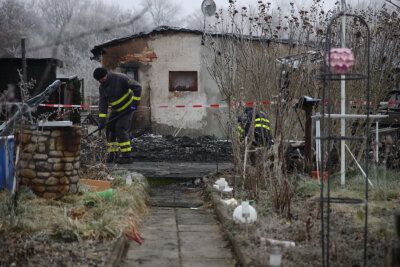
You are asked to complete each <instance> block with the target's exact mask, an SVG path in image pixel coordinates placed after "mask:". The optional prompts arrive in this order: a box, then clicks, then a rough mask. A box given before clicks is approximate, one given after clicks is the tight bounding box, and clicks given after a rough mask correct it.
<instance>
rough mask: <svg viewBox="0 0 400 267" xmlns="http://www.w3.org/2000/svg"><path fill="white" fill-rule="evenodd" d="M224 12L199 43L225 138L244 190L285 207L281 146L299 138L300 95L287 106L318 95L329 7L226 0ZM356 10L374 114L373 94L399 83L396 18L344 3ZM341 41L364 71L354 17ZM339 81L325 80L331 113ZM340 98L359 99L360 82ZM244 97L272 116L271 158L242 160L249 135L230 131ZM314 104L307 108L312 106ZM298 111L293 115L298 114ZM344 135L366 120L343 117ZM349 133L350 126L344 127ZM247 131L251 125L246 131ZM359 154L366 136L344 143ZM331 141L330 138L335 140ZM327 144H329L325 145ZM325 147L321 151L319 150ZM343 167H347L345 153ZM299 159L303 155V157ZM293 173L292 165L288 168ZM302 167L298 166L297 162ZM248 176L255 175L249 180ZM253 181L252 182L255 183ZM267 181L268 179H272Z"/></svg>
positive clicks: (287, 186)
mask: <svg viewBox="0 0 400 267" xmlns="http://www.w3.org/2000/svg"><path fill="white" fill-rule="evenodd" d="M229 3H230V6H229V9H228V13H227V14H226V13H224V12H223V11H222V10H221V11H220V12H219V13H217V15H216V17H217V22H216V24H215V25H214V29H215V31H216V32H219V33H222V34H220V35H215V34H209V35H208V36H207V40H206V47H207V48H208V51H209V55H208V56H207V57H206V58H205V61H206V63H207V66H208V70H209V73H210V75H211V76H212V77H213V78H214V80H215V81H216V82H217V85H218V88H219V89H220V91H221V93H222V94H223V95H224V96H225V98H226V102H227V103H228V106H229V114H228V116H229V118H228V121H227V122H226V124H225V125H227V132H228V133H229V136H230V138H231V139H232V144H233V151H234V159H235V166H236V169H237V173H238V174H240V175H241V176H242V178H243V180H244V187H245V189H247V194H248V195H249V196H251V197H252V198H258V197H260V195H259V192H262V190H260V189H266V190H269V193H270V194H271V195H272V196H274V206H275V208H276V209H277V210H280V211H281V212H284V213H286V216H287V217H288V218H290V217H291V212H290V205H291V204H290V203H291V201H290V198H291V197H290V192H291V191H292V190H293V189H292V185H291V181H290V180H288V174H287V171H288V168H287V162H286V159H287V158H286V157H287V151H288V148H289V142H288V140H299V139H303V134H304V127H303V125H302V124H301V123H299V120H300V121H303V122H304V119H302V118H303V116H302V114H303V113H302V111H300V110H299V109H300V107H301V105H302V102H301V101H300V102H299V103H298V104H297V105H296V106H295V107H293V103H292V101H293V102H294V101H296V100H300V99H301V98H302V96H304V95H307V96H310V97H312V98H315V99H322V88H323V84H322V83H321V82H320V81H319V80H317V79H316V78H315V75H316V74H320V68H321V66H322V64H323V56H324V49H325V47H324V44H325V42H326V40H325V37H326V30H327V25H328V23H329V21H330V18H331V17H332V16H334V15H335V14H337V12H338V10H337V8H338V5H339V4H340V3H339V1H338V2H336V5H335V9H331V10H324V5H323V3H322V2H321V1H313V3H312V5H311V6H310V7H309V8H301V7H299V5H295V4H294V3H293V2H291V3H290V9H289V10H288V11H285V10H283V9H280V8H278V9H274V8H273V7H272V5H271V3H269V2H264V1H258V5H257V7H253V8H249V7H240V6H238V5H237V3H236V1H235V0H233V1H229ZM347 12H350V13H356V14H359V15H360V16H361V17H363V18H364V19H365V20H366V21H367V23H369V25H370V29H371V76H370V78H371V88H370V89H371V96H372V100H374V102H373V103H374V104H373V106H372V113H373V114H375V113H376V110H377V107H378V105H379V101H380V100H382V99H383V98H384V96H385V94H387V92H388V91H389V90H391V89H392V88H394V87H395V86H396V85H397V84H398V83H399V82H400V75H397V72H398V68H399V65H398V64H399V60H400V59H399V56H398V54H396V53H397V52H395V51H399V49H400V38H396V36H398V35H399V34H400V28H399V25H400V21H399V19H400V17H399V16H398V14H397V12H395V11H390V10H389V9H388V8H387V7H385V6H383V7H382V8H379V9H372V8H369V9H365V10H351V8H350V7H349V9H348V10H347ZM346 28H347V30H346V44H345V45H346V47H349V48H351V49H352V51H353V53H354V56H355V59H356V65H355V66H354V67H353V69H352V70H351V72H355V73H366V62H367V60H366V50H365V49H366V31H365V28H363V27H362V25H361V24H360V22H359V21H357V20H355V19H354V20H353V19H352V18H347V20H346ZM332 32H333V36H334V40H333V44H334V46H335V47H337V46H339V47H340V38H339V36H340V25H338V24H337V23H335V24H333V28H332ZM339 86H340V83H336V84H334V85H332V94H331V103H332V107H331V113H340V104H339V103H340V93H339V92H340V88H339ZM346 99H348V100H349V101H348V102H350V100H353V101H354V100H356V101H358V102H360V101H363V100H364V99H365V82H347V83H346ZM247 102H252V103H254V105H255V106H254V108H255V110H256V111H258V110H262V111H264V112H265V113H266V114H268V116H269V117H270V118H271V121H272V122H273V128H274V129H273V130H272V133H273V135H274V141H275V143H274V146H273V149H272V150H271V151H269V152H270V153H272V154H273V155H274V156H273V159H274V160H273V161H274V162H273V166H274V168H273V169H271V168H270V167H269V166H271V165H272V164H271V162H269V163H265V161H261V162H262V164H261V165H258V166H256V167H255V168H256V169H255V170H253V169H252V167H247V169H246V170H245V166H246V165H247V162H245V161H244V159H245V158H246V157H245V156H244V151H245V150H249V149H250V147H251V143H252V138H253V137H252V135H251V134H250V135H249V140H248V141H247V142H243V141H242V140H240V139H239V137H238V133H237V126H238V122H237V121H238V120H237V117H238V115H239V114H241V113H242V112H243V109H244V108H243V106H244V105H245V103H247ZM346 110H347V113H361V114H364V113H365V105H358V106H355V105H352V104H350V103H349V104H346ZM317 111H318V109H317V108H316V109H315V110H314V113H315V112H317ZM299 113H300V115H299ZM346 125H347V128H348V130H347V135H351V134H355V135H357V136H359V135H363V134H364V133H365V126H366V125H365V124H364V123H361V122H359V123H357V124H354V121H351V120H348V121H347V124H346ZM351 127H353V128H352V132H350V130H349V129H350V128H351ZM331 128H332V129H333V130H332V133H331V134H332V135H340V134H339V133H340V132H339V130H340V121H339V120H336V121H333V120H332V125H331ZM250 133H252V129H251V130H250ZM348 145H349V147H350V149H351V150H352V151H353V152H355V154H356V156H357V157H358V160H360V159H361V158H362V155H364V153H363V152H364V151H363V148H364V147H365V143H361V144H360V143H359V142H348ZM335 146H336V144H335ZM330 149H331V148H330ZM325 151H327V150H325ZM346 164H347V166H354V162H353V161H352V159H351V158H350V157H349V160H348V162H347V163H346ZM303 165H304V162H303ZM294 171H295V172H296V170H294ZM300 171H301V169H300ZM249 179H254V181H253V182H249V181H248V180H249ZM255 184H257V185H256V186H254V185H255ZM266 185H268V186H266ZM271 185H272V186H271Z"/></svg>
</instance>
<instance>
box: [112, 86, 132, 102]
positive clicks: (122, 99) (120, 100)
mask: <svg viewBox="0 0 400 267" xmlns="http://www.w3.org/2000/svg"><path fill="white" fill-rule="evenodd" d="M131 92H132V90H131V89H129V91H128V93H126V94H125V95H124V96H123V97H121V98H120V99H118V100H116V101H114V102H112V103H110V104H111V106H115V105H118V104H119V103H121V102H122V101H124V99H125V98H127V97H128V96H129V95H130V94H131Z"/></svg>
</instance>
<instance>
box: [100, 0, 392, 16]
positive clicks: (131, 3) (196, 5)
mask: <svg viewBox="0 0 400 267" xmlns="http://www.w3.org/2000/svg"><path fill="white" fill-rule="evenodd" d="M104 1H105V2H114V3H116V4H119V5H120V6H122V7H124V8H130V9H136V10H137V7H136V6H135V5H137V4H138V2H139V1H138V0H104ZM164 1H168V2H174V3H177V4H179V5H180V6H181V7H182V11H183V12H184V13H183V14H182V15H187V14H191V13H192V12H193V11H196V10H197V11H198V12H201V3H202V2H203V0H164ZM292 1H293V2H294V3H295V4H296V5H298V6H299V7H302V6H304V5H307V3H309V2H312V0H292ZM336 1H337V0H325V1H324V2H325V3H326V4H325V5H326V7H328V8H331V7H332V6H333V5H334V3H335V2H336ZM339 1H341V0H339ZM383 1H384V0H346V1H345V2H346V3H347V4H351V5H352V6H354V5H357V4H360V3H362V2H366V3H367V4H369V5H374V4H376V3H382V2H383ZM396 1H399V0H395V2H396ZM214 2H215V3H216V5H217V10H218V9H219V8H221V7H227V6H228V0H214ZM257 2H258V0H237V3H238V5H246V6H248V5H249V4H251V5H252V6H257ZM269 2H272V4H273V5H279V4H280V3H286V4H287V3H288V2H290V0H269ZM135 7H136V8H135Z"/></svg>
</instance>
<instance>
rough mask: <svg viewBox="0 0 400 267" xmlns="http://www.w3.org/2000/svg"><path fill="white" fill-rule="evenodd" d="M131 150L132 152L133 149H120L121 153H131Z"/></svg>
mask: <svg viewBox="0 0 400 267" xmlns="http://www.w3.org/2000/svg"><path fill="white" fill-rule="evenodd" d="M131 150H132V149H131V148H130V147H128V148H124V149H120V151H121V152H129V151H131Z"/></svg>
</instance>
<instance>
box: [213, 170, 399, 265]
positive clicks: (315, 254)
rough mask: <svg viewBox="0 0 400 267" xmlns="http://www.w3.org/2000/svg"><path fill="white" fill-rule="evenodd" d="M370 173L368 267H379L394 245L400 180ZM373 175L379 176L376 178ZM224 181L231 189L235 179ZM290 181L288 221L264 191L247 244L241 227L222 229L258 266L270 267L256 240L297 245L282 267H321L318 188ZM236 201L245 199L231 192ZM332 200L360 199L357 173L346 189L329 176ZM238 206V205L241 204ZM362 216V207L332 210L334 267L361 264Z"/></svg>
mask: <svg viewBox="0 0 400 267" xmlns="http://www.w3.org/2000/svg"><path fill="white" fill-rule="evenodd" d="M371 168H372V170H371V171H370V175H371V181H372V183H373V184H374V187H370V188H369V209H368V266H382V265H383V264H384V261H385V258H387V257H388V254H387V253H388V251H390V248H393V247H394V246H395V244H396V240H395V238H396V234H395V228H394V212H395V209H396V208H398V207H399V206H400V180H399V179H398V175H397V173H396V172H395V171H391V170H387V169H384V168H381V167H375V166H372V167H371ZM374 168H375V169H374ZM374 173H376V174H378V175H377V176H374V175H373V174H374ZM222 176H223V177H225V178H226V179H227V180H228V181H229V184H230V185H233V184H234V177H235V174H223V175H222ZM218 177H219V176H218ZM376 177H378V178H376ZM289 179H290V181H291V182H292V184H293V190H292V194H293V196H292V200H293V201H292V214H293V217H292V220H290V221H289V220H288V219H287V218H286V217H285V216H284V215H282V214H281V213H280V212H277V211H276V210H275V209H274V206H273V198H272V196H271V193H270V192H268V189H267V190H263V192H260V196H261V197H260V198H259V199H258V200H257V201H256V203H254V204H253V206H254V207H255V208H256V210H257V212H258V221H257V223H256V224H254V225H252V226H251V227H250V228H249V236H248V238H247V237H246V236H245V228H244V227H243V225H238V224H235V223H233V221H232V222H231V223H230V224H229V225H225V228H226V229H227V230H228V231H230V232H231V233H232V234H233V235H234V236H235V237H236V238H237V239H238V240H240V241H241V244H242V245H243V247H242V249H243V250H244V251H245V253H246V254H247V255H248V256H249V257H250V258H251V259H252V260H253V262H255V263H257V264H256V265H257V266H258V265H262V264H267V262H268V252H267V249H268V245H267V246H265V245H263V244H261V243H260V237H265V238H273V239H278V240H287V241H294V242H295V243H296V247H295V248H291V249H284V254H283V257H284V266H318V265H321V248H320V242H321V232H320V231H321V226H320V222H321V221H320V212H319V203H316V202H314V201H313V199H314V198H316V197H319V196H320V185H319V183H318V182H317V181H315V180H313V179H312V178H310V177H308V176H302V175H296V176H290V177H289ZM378 180H379V181H378ZM212 181H213V179H212ZM235 189H236V190H237V188H235ZM235 196H236V197H238V198H240V197H242V196H243V194H241V193H240V192H235ZM331 196H332V197H349V198H361V199H362V198H364V179H363V177H362V176H361V175H360V173H359V171H358V170H349V171H348V173H347V179H346V185H345V186H341V185H340V175H338V174H335V175H333V176H332V184H331ZM230 197H231V196H225V198H230ZM244 199H245V198H244ZM238 202H239V203H240V202H241V201H240V199H238ZM234 208H235V207H228V206H226V209H227V210H226V212H225V215H226V216H227V218H228V219H231V216H232V213H233V209H234ZM325 211H326V209H325ZM364 216H365V214H364V205H360V204H356V205H350V204H331V225H330V237H331V240H330V242H331V247H330V255H331V263H333V264H334V265H335V266H354V265H360V264H361V263H362V259H363V254H362V253H363V240H362V239H363V234H364V229H363V227H364ZM325 227H326V225H325ZM325 231H326V230H325Z"/></svg>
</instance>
